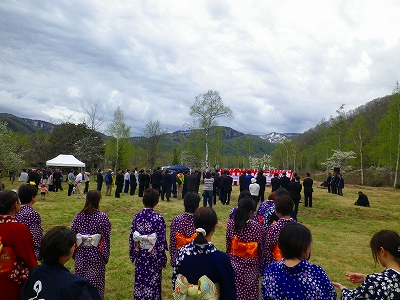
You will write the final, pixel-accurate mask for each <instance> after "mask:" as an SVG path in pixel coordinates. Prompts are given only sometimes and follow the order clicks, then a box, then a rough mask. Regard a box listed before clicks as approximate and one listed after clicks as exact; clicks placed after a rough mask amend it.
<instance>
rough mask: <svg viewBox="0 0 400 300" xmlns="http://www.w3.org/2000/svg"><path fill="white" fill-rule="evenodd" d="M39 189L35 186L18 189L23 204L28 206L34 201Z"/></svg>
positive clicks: (25, 185) (27, 185)
mask: <svg viewBox="0 0 400 300" xmlns="http://www.w3.org/2000/svg"><path fill="white" fill-rule="evenodd" d="M37 191H38V190H37V188H36V186H34V185H30V184H24V185H21V186H20V187H19V189H18V197H19V200H20V201H21V204H27V203H29V202H31V201H32V198H34V197H36V195H37Z"/></svg>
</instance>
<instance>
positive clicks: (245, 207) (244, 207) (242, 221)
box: [233, 198, 256, 230]
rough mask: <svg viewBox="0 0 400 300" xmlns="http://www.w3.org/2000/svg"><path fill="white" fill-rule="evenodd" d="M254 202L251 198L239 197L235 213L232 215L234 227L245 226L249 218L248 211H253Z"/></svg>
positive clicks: (254, 208) (238, 228)
mask: <svg viewBox="0 0 400 300" xmlns="http://www.w3.org/2000/svg"><path fill="white" fill-rule="evenodd" d="M255 210H256V202H255V201H254V200H253V199H251V198H243V199H240V201H239V205H238V208H237V210H236V211H235V214H234V215H233V221H234V222H235V229H236V230H241V229H243V228H245V227H246V224H247V221H248V220H249V213H250V211H253V212H255Z"/></svg>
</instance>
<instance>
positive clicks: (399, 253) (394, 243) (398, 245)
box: [369, 230, 400, 264]
mask: <svg viewBox="0 0 400 300" xmlns="http://www.w3.org/2000/svg"><path fill="white" fill-rule="evenodd" d="M369 245H370V246H371V250H372V257H373V258H374V260H375V262H377V261H378V258H377V256H376V254H377V253H378V252H379V249H380V248H381V247H382V248H383V249H385V250H386V251H387V252H389V253H390V254H391V255H392V256H393V258H394V259H395V260H396V261H397V263H399V264H400V236H399V234H398V233H397V232H395V231H392V230H382V231H379V232H377V233H375V234H374V236H373V237H372V239H371V242H370V243H369Z"/></svg>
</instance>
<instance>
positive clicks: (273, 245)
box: [263, 195, 296, 269]
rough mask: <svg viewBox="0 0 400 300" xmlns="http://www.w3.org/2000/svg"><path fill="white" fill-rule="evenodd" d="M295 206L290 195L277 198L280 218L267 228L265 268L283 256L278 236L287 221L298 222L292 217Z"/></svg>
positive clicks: (277, 213)
mask: <svg viewBox="0 0 400 300" xmlns="http://www.w3.org/2000/svg"><path fill="white" fill-rule="evenodd" d="M293 206H294V203H293V200H292V199H291V198H290V197H289V196H288V195H282V196H279V197H277V198H276V199H275V212H276V215H277V216H278V218H279V220H278V222H276V223H274V224H271V225H270V226H269V227H268V230H267V235H266V241H265V262H264V264H263V269H265V268H267V267H268V265H269V264H271V263H273V262H276V261H279V260H281V258H282V253H281V251H280V249H279V247H278V238H279V234H280V232H281V230H282V228H283V226H285V225H286V224H287V223H291V222H296V220H295V219H293V218H292V217H291V213H292V211H293Z"/></svg>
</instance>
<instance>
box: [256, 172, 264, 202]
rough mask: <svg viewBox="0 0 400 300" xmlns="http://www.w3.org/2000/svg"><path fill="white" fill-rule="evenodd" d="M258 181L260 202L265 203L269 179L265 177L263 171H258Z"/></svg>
mask: <svg viewBox="0 0 400 300" xmlns="http://www.w3.org/2000/svg"><path fill="white" fill-rule="evenodd" d="M256 180H257V183H258V185H259V186H260V191H259V193H258V195H259V199H258V200H259V201H260V202H263V201H264V194H265V185H266V184H267V178H266V177H265V176H264V172H263V171H258V173H257V176H256Z"/></svg>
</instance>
